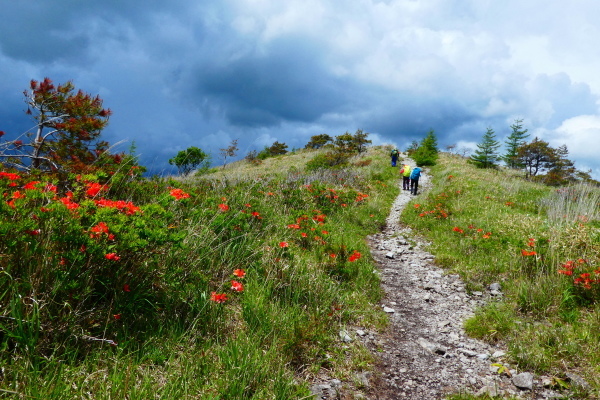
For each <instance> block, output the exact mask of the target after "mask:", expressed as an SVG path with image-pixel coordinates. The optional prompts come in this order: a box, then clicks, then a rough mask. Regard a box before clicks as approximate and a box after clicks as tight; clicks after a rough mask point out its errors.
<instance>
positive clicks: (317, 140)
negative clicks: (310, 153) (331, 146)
mask: <svg viewBox="0 0 600 400" xmlns="http://www.w3.org/2000/svg"><path fill="white" fill-rule="evenodd" d="M328 143H333V138H332V137H331V136H329V135H328V134H326V133H323V134H321V135H315V136H311V137H310V141H309V142H308V143H307V144H306V146H304V148H305V149H313V150H316V149H320V148H322V147H323V146H325V145H326V144H328Z"/></svg>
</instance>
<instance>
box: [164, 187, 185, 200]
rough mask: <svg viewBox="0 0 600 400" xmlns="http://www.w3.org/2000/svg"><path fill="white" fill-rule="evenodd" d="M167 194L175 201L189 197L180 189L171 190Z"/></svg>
mask: <svg viewBox="0 0 600 400" xmlns="http://www.w3.org/2000/svg"><path fill="white" fill-rule="evenodd" d="M169 194H170V195H171V196H173V197H174V198H175V199H176V200H182V199H187V198H189V197H190V195H189V194H188V193H186V192H184V191H183V190H182V189H171V191H170V192H169Z"/></svg>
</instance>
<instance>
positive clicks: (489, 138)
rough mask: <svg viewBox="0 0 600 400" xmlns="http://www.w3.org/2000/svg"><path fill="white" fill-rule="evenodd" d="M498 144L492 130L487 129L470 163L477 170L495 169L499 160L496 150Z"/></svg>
mask: <svg viewBox="0 0 600 400" xmlns="http://www.w3.org/2000/svg"><path fill="white" fill-rule="evenodd" d="M499 147H500V143H499V142H498V141H497V140H496V134H495V132H494V130H493V129H492V128H487V132H485V134H484V135H483V139H482V140H481V143H480V144H478V145H477V150H475V153H474V154H473V155H472V156H471V158H470V160H469V161H470V162H471V163H472V164H475V166H477V167H479V168H495V167H496V163H497V162H498V160H499V159H500V156H499V155H498V148H499Z"/></svg>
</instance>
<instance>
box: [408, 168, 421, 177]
mask: <svg viewBox="0 0 600 400" xmlns="http://www.w3.org/2000/svg"><path fill="white" fill-rule="evenodd" d="M420 176H421V168H419V167H417V168H413V170H412V172H411V173H410V179H419V177H420Z"/></svg>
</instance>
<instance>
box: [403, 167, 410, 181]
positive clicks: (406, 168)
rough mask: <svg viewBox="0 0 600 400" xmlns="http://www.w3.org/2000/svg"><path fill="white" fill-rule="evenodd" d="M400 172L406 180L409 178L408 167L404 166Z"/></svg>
mask: <svg viewBox="0 0 600 400" xmlns="http://www.w3.org/2000/svg"><path fill="white" fill-rule="evenodd" d="M402 171H403V172H402V175H403V176H406V177H407V178H408V177H409V176H410V165H405V166H404V169H403V170H402Z"/></svg>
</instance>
